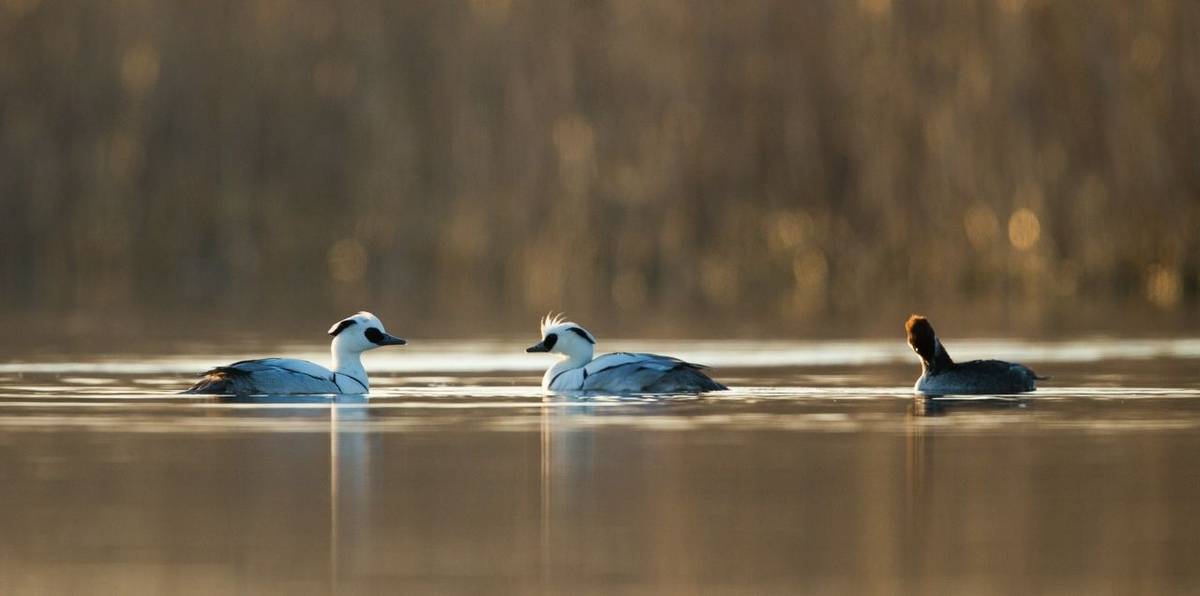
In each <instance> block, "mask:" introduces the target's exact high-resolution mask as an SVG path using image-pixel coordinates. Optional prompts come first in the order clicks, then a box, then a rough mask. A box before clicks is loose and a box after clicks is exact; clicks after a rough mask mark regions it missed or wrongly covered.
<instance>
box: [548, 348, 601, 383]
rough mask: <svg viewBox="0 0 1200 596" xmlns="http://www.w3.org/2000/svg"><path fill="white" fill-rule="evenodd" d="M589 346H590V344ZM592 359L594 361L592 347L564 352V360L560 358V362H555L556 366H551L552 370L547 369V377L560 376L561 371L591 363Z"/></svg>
mask: <svg viewBox="0 0 1200 596" xmlns="http://www.w3.org/2000/svg"><path fill="white" fill-rule="evenodd" d="M589 348H590V346H589ZM591 361H592V350H591V349H588V350H586V351H583V350H581V351H579V352H577V353H575V354H563V358H562V360H559V361H558V362H556V363H555V364H554V366H551V367H550V370H548V371H546V377H545V378H547V379H552V378H554V377H556V376H558V373H561V372H563V371H566V370H572V369H576V368H579V367H581V366H585V365H586V364H587V363H589V362H591Z"/></svg>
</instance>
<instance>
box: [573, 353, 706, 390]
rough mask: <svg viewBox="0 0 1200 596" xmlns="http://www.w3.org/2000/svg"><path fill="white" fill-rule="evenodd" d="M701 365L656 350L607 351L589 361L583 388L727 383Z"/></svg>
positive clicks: (697, 386) (700, 387) (683, 387)
mask: <svg viewBox="0 0 1200 596" xmlns="http://www.w3.org/2000/svg"><path fill="white" fill-rule="evenodd" d="M702 368H703V367H701V366H699V365H696V364H692V363H690V362H684V361H683V360H679V359H678V358H671V357H668V356H659V355H657V354H624V353H617V354H607V355H605V356H602V357H600V358H597V359H596V360H594V361H592V363H590V364H589V365H588V366H587V367H586V369H585V370H586V372H587V376H586V377H585V378H584V380H583V390H584V391H610V392H614V393H698V392H701V391H720V390H723V389H726V387H725V386H724V385H722V384H720V383H718V382H716V381H714V380H712V379H710V378H709V377H708V375H706V374H704V373H703V372H701V369H702Z"/></svg>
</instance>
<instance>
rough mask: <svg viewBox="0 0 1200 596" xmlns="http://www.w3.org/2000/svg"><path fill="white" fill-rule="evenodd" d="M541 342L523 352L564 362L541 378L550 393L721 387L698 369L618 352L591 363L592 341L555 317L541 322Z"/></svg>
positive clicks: (656, 357)
mask: <svg viewBox="0 0 1200 596" xmlns="http://www.w3.org/2000/svg"><path fill="white" fill-rule="evenodd" d="M541 331H542V341H541V342H538V343H537V344H536V345H534V346H531V347H529V348H528V349H526V350H525V351H526V352H553V353H556V354H561V355H562V356H563V358H562V359H561V360H560V361H559V362H558V363H557V364H555V365H554V366H552V367H550V369H549V370H547V371H546V374H545V375H543V376H542V388H543V389H547V390H550V391H564V392H577V391H578V392H595V393H614V394H630V393H701V392H704V391H721V390H724V389H727V387H725V386H724V385H722V384H720V383H718V382H716V381H714V380H712V379H710V378H709V377H708V375H706V374H704V372H703V369H704V367H703V366H700V365H698V364H692V363H690V362H685V361H683V360H680V359H678V358H672V357H670V356H659V355H658V354H640V353H629V352H617V353H613V354H605V355H603V356H600V357H599V358H592V354H593V351H594V349H595V345H596V338H595V337H593V336H592V334H591V333H589V332H588V331H587V330H586V329H584V328H583V327H580V326H579V325H576V324H575V323H572V322H569V321H563V320H562V319H561V318H560V317H546V318H543V319H542V325H541Z"/></svg>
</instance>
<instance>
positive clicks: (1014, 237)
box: [1008, 208, 1042, 250]
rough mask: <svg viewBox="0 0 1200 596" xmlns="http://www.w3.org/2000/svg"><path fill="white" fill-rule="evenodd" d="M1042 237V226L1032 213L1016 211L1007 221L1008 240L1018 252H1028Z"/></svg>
mask: <svg viewBox="0 0 1200 596" xmlns="http://www.w3.org/2000/svg"><path fill="white" fill-rule="evenodd" d="M1041 235H1042V224H1041V222H1039V221H1038V216H1037V215H1036V214H1034V212H1032V211H1030V210H1028V209H1025V208H1021V209H1017V210H1016V212H1014V213H1013V214H1012V217H1010V218H1009V220H1008V239H1009V241H1010V242H1012V245H1013V246H1014V247H1016V248H1017V249H1018V250H1029V249H1031V248H1033V246H1034V245H1035V244H1037V242H1038V239H1039V238H1040V237H1041Z"/></svg>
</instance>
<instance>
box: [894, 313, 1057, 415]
mask: <svg viewBox="0 0 1200 596" xmlns="http://www.w3.org/2000/svg"><path fill="white" fill-rule="evenodd" d="M904 330H905V332H906V333H907V334H908V345H909V346H910V347H912V349H913V351H914V352H916V353H917V355H918V356H920V357H921V377H920V378H918V379H917V384H916V385H915V386H914V387H913V389H914V390H915V391H917V392H918V393H924V394H926V395H951V394H954V395H981V394H983V395H994V394H1012V393H1024V392H1026V391H1034V390H1035V389H1037V381H1039V380H1044V379H1047V378H1049V377H1039V376H1038V375H1037V373H1035V372H1033V370H1032V369H1030V368H1029V367H1028V366H1025V365H1023V364H1017V363H1014V362H1004V361H1003V360H972V361H970V362H962V363H958V362H955V361H954V359H952V358H950V353H949V352H947V351H946V348H945V347H944V346H942V342H941V340H940V339H938V336H937V334H936V333H935V332H934V330H933V325H932V324H930V322H929V320H928V319H926V318H925V317H922V316H920V315H912V316H910V317H909V318H908V321H906V322H905V323H904Z"/></svg>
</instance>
